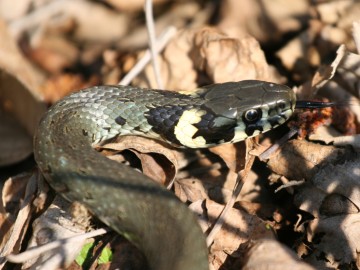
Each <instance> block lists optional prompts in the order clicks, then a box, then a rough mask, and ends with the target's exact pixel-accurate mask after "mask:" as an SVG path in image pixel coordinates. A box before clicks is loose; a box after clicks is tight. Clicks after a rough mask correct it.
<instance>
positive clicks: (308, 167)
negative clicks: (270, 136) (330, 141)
mask: <svg viewBox="0 0 360 270" xmlns="http://www.w3.org/2000/svg"><path fill="white" fill-rule="evenodd" d="M347 155H351V151H348V153H347V151H346V150H344V149H339V148H336V147H333V146H324V145H319V144H315V143H310V142H307V141H305V140H294V141H289V142H288V143H286V144H285V145H283V146H282V147H281V148H280V151H279V152H278V153H277V155H274V156H273V157H272V158H271V159H270V160H269V162H268V166H269V168H270V169H271V170H272V171H274V172H276V173H277V174H280V175H284V176H286V177H287V178H288V179H297V180H299V179H303V178H305V179H311V177H312V176H313V175H314V174H315V173H316V172H317V170H318V168H319V166H320V165H324V164H325V163H326V164H328V163H332V162H336V161H338V160H340V159H342V158H343V157H344V156H347ZM348 157H349V156H348Z"/></svg>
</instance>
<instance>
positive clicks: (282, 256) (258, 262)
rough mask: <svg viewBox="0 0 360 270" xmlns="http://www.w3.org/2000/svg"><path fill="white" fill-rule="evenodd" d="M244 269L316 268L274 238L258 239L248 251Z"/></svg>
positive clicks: (301, 269) (308, 269)
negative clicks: (302, 260) (301, 259)
mask: <svg viewBox="0 0 360 270" xmlns="http://www.w3.org/2000/svg"><path fill="white" fill-rule="evenodd" d="M242 269H243V270H267V269H274V270H282V269H292V270H315V268H313V267H311V266H310V265H307V264H306V263H303V262H301V261H300V260H299V258H298V257H297V256H296V254H295V253H294V252H293V251H291V250H290V249H288V248H287V247H286V246H284V245H282V244H280V243H279V242H277V241H274V240H270V239H267V240H260V241H256V242H255V243H254V244H253V246H252V247H251V249H250V251H249V252H248V254H247V256H246V258H245V262H244V265H243V267H242Z"/></svg>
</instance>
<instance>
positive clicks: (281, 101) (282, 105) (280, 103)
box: [277, 100, 286, 110]
mask: <svg viewBox="0 0 360 270" xmlns="http://www.w3.org/2000/svg"><path fill="white" fill-rule="evenodd" d="M277 106H278V107H279V108H280V109H281V110H283V109H285V108H286V103H285V101H284V100H279V101H278V102H277Z"/></svg>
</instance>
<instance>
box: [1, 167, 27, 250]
mask: <svg viewBox="0 0 360 270" xmlns="http://www.w3.org/2000/svg"><path fill="white" fill-rule="evenodd" d="M28 179H29V175H28V174H24V175H18V176H16V177H12V178H9V179H7V180H6V181H5V183H4V185H3V187H2V189H1V203H0V211H1V212H0V228H1V229H0V235H1V236H2V237H1V241H0V250H2V249H3V247H4V245H5V243H6V241H7V240H8V237H9V235H8V234H9V232H10V228H11V226H13V225H14V221H15V220H16V216H17V214H18V212H19V210H20V207H21V202H22V201H23V200H24V196H25V189H26V186H27V183H28V181H27V180H28Z"/></svg>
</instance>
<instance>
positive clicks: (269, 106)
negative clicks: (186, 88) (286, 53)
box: [202, 80, 296, 142]
mask: <svg viewBox="0 0 360 270" xmlns="http://www.w3.org/2000/svg"><path fill="white" fill-rule="evenodd" d="M203 89H204V92H203V94H202V95H203V98H204V99H205V103H204V104H203V108H205V109H206V110H207V111H211V112H212V113H213V114H214V115H215V118H214V120H213V123H214V124H213V125H214V126H215V127H216V128H217V129H219V130H220V129H221V126H222V125H223V126H224V128H226V129H227V133H228V134H229V135H228V136H227V139H226V141H225V142H237V141H241V140H244V139H246V138H248V137H252V136H256V135H258V134H260V133H264V132H266V131H268V130H271V129H273V128H275V127H277V126H279V125H281V124H283V123H284V122H286V120H288V119H289V117H290V116H291V115H292V113H293V111H294V108H295V104H296V97H295V94H294V92H293V91H292V90H291V88H289V87H287V86H285V85H280V84H275V83H270V82H264V81H257V80H246V81H240V82H227V83H223V84H215V85H210V86H206V87H204V88H203ZM229 127H231V128H229ZM222 133H224V132H222Z"/></svg>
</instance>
